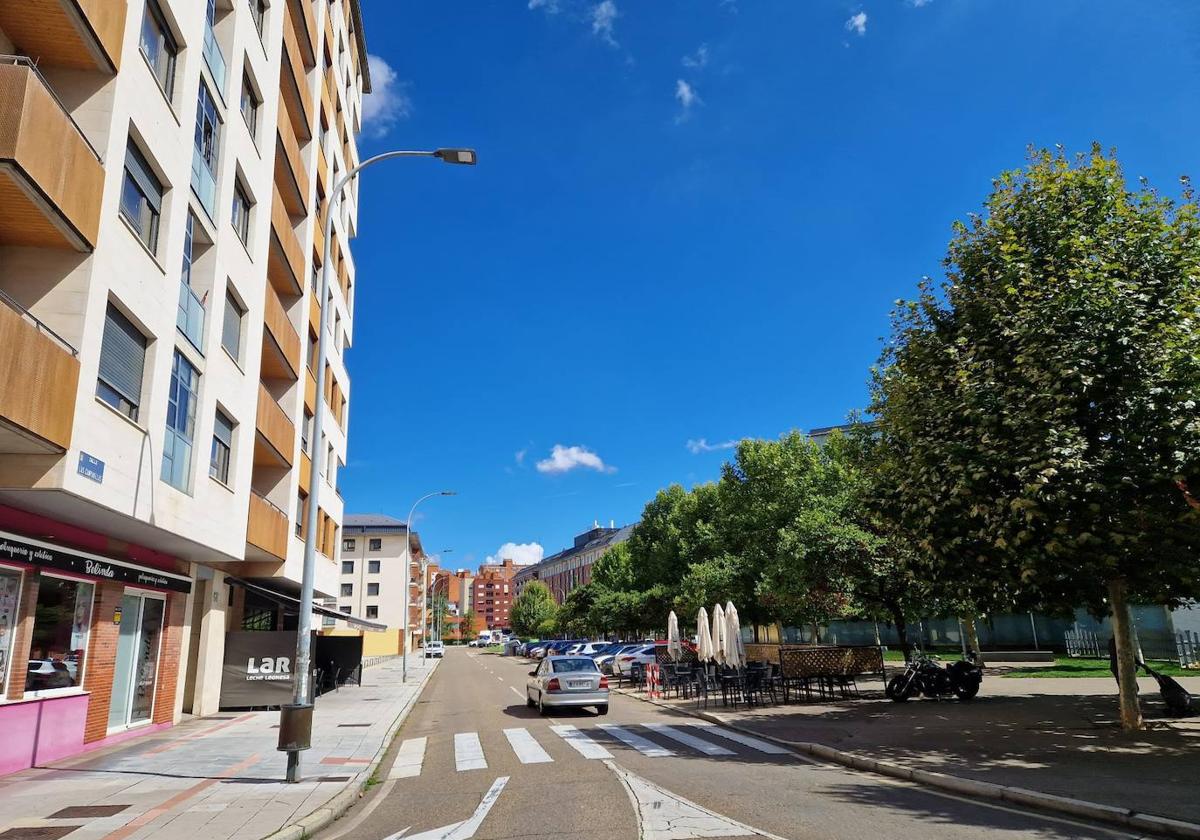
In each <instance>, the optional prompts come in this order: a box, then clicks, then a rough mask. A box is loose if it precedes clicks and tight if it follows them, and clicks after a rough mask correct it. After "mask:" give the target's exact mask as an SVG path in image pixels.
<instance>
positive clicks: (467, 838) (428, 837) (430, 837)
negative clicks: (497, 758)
mask: <svg viewBox="0 0 1200 840" xmlns="http://www.w3.org/2000/svg"><path fill="white" fill-rule="evenodd" d="M506 784H508V776H501V777H500V778H499V779H496V781H495V782H493V783H492V786H491V787H490V788H488V792H487V793H485V794H484V795H483V801H481V802H480V803H479V807H478V808H476V809H475V813H474V814H472V815H471V817H470V818H469V819H467V820H466V821H465V822H460V823H452V824H450V825H447V826H443V827H442V828H435V829H433V830H432V831H423V832H421V833H420V834H414V835H413V836H412V837H409V838H408V840H471V838H472V837H474V836H475V832H476V831H478V830H479V826H481V825H483V818H484V817H486V816H487V815H488V811H490V810H492V806H493V805H495V804H496V800H497V799H499V798H500V791H502V790H504V786H505V785H506ZM407 831H408V829H407V828H406V829H404V831H401V832H400V833H399V834H393V835H391V837H388V838H385V840H399V838H401V837H405V836H406V833H407Z"/></svg>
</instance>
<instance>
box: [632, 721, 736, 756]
mask: <svg viewBox="0 0 1200 840" xmlns="http://www.w3.org/2000/svg"><path fill="white" fill-rule="evenodd" d="M642 726H644V727H646V728H647V729H649V730H650V731H651V732H653V733H654V734H656V735H661V736H663V737H664V738H670V739H671V740H672V741H678V742H679V743H681V744H683V745H684V746H687V747H691V748H692V749H694V750H698V751H699V752H702V753H704V754H705V755H734V754H735V753H734V752H733V750H727V749H725V748H724V747H722V746H718V745H717V744H714V743H712V742H710V741H705V740H704V739H703V738H697V737H696V736H695V735H689V734H688V733H686V732H684V731H682V730H680V729H676V728H675V727H674V726H667V724H665V723H643V724H642Z"/></svg>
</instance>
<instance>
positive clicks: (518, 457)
mask: <svg viewBox="0 0 1200 840" xmlns="http://www.w3.org/2000/svg"><path fill="white" fill-rule="evenodd" d="M528 454H529V450H528V449H518V450H517V451H516V452H514V453H513V460H514V461H516V462H517V466H519V467H523V466H525V456H526V455H528Z"/></svg>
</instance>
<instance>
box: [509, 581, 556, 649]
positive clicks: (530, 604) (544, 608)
mask: <svg viewBox="0 0 1200 840" xmlns="http://www.w3.org/2000/svg"><path fill="white" fill-rule="evenodd" d="M557 612H558V607H557V605H556V604H555V603H554V596H553V595H551V594H550V590H549V589H547V588H546V584H544V583H542V582H541V581H536V580H535V581H533V582H532V583H530V584H529V585H528V586H526V587H525V589H524V591H522V592H521V594H520V595H518V596H517V597H516V599H515V600H514V601H513V605H512V612H511V613H509V618H510V621H511V623H512V629H513V632H515V633H516V634H517V635H518V636H540V635H543V634H544V635H553V633H554V617H555V615H556V613H557ZM547 628H548V632H547Z"/></svg>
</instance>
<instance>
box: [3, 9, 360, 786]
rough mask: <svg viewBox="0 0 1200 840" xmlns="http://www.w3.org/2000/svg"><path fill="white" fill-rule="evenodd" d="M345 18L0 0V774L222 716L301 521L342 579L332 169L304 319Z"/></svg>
mask: <svg viewBox="0 0 1200 840" xmlns="http://www.w3.org/2000/svg"><path fill="white" fill-rule="evenodd" d="M361 33H362V19H361V12H360V9H359V5H358V0H271V2H268V0H45V2H37V3H22V2H4V3H0V698H2V699H0V728H2V729H3V730H4V731H5V732H6V733H13V737H9V738H6V739H4V741H3V742H0V772H6V771H11V770H14V769H19V768H20V767H22V766H29V764H31V763H42V762H45V761H48V760H53V759H55V758H61V757H62V756H64V755H69V754H71V753H73V752H77V751H79V750H81V749H83V748H84V747H85V745H86V746H88V747H91V746H94V745H96V744H97V743H99V742H104V741H106V740H114V739H120V738H125V737H129V736H130V735H133V734H136V733H137V732H138V731H139V730H140V731H150V730H152V729H153V728H155V727H156V726H162V725H169V724H171V723H172V722H174V721H176V720H177V719H178V717H179V715H180V714H181V712H182V711H184V710H187V711H191V712H195V713H200V714H205V713H210V712H213V711H216V708H217V704H218V697H219V692H220V681H221V665H222V654H223V641H224V634H225V633H226V631H228V630H232V629H242V627H244V626H247V625H249V626H250V627H253V628H259V627H262V628H264V629H266V628H270V629H285V628H287V627H288V626H289V625H290V626H292V627H294V626H295V617H296V601H295V599H294V597H293V596H295V595H296V593H298V590H299V581H300V578H301V569H302V555H303V551H304V544H305V543H304V540H305V539H307V538H310V537H311V538H312V539H314V540H316V541H317V548H318V550H319V552H320V554H319V562H318V564H317V578H316V588H317V591H318V593H319V594H323V595H328V596H334V595H336V592H337V585H338V579H339V576H338V567H337V563H336V561H337V553H338V551H337V549H338V544H339V530H340V523H341V521H342V501H341V498H340V496H339V495H338V494H337V492H336V486H337V475H338V471H339V469H340V467H341V465H343V464H344V463H345V460H346V424H347V420H348V398H349V377H348V376H347V373H346V366H345V361H344V354H345V352H346V350H347V349H348V348H349V346H350V344H351V341H352V337H353V317H352V316H353V308H354V282H355V269H354V263H353V259H352V257H351V254H350V250H349V242H350V240H351V238H353V236H354V234H355V230H356V227H357V209H356V208H357V193H356V192H355V191H354V190H353V189H352V190H349V191H348V192H347V194H346V195H345V197H344V200H343V201H342V202H341V203H340V205H339V207H338V211H337V217H336V219H335V222H334V231H335V233H334V238H333V254H334V256H333V260H332V262H333V265H332V268H333V270H334V277H335V281H334V282H333V283H332V284H331V289H330V296H329V298H328V300H327V301H326V310H327V313H328V316H327V318H326V320H325V323H324V324H322V323H321V322H320V318H319V314H318V312H319V307H318V302H317V300H316V297H315V295H314V292H313V289H314V287H315V283H314V279H315V278H316V277H317V274H316V272H317V271H318V270H319V268H320V262H321V259H322V256H323V253H324V244H325V243H324V242H323V241H322V239H323V229H322V221H323V219H324V215H323V214H324V213H326V212H327V196H328V193H329V189H330V184H331V183H332V182H333V180H334V179H335V178H336V177H337V175H338V173H339V172H344V171H346V169H347V167H349V166H351V165H353V164H354V162H355V161H356V160H357V154H358V153H357V149H356V145H355V133H356V132H357V130H358V129H359V126H360V119H361V106H362V95H363V93H364V92H366V91H369V88H370V79H369V77H368V73H367V62H366V53H365V47H364V44H363V41H362V38H361ZM321 329H326V330H328V331H329V334H330V336H331V340H330V341H328V342H327V347H329V348H330V350H329V353H328V356H329V358H328V362H327V367H326V380H325V381H326V387H325V389H324V394H322V395H321V396H320V398H322V399H324V400H325V401H326V403H327V405H328V408H329V411H328V414H327V417H328V418H329V419H328V420H327V422H326V423H325V424H324V426H325V428H324V439H323V441H322V446H324V447H325V454H326V456H327V459H326V463H327V465H328V466H327V467H326V469H325V470H324V471H323V475H322V477H321V478H320V480H321V481H323V482H325V483H326V484H327V488H326V489H324V490H323V491H322V493H321V496H320V498H321V502H320V510H319V517H318V518H319V528H318V532H317V533H316V534H313V535H308V534H306V533H305V529H304V524H305V516H304V514H305V507H306V504H307V498H308V495H309V492H310V489H311V488H310V487H309V486H308V475H307V464H308V456H307V454H306V453H305V448H306V446H307V443H308V440H309V437H310V435H312V434H313V430H312V428H311V425H312V424H311V416H312V411H313V408H314V407H315V405H316V403H315V400H316V399H318V395H317V394H316V393H315V391H316V388H315V376H314V371H313V368H314V365H316V364H317V362H316V348H315V345H316V338H317V335H318V331H319V330H321ZM231 582H239V583H240V582H244V583H245V584H246V586H245V587H243V586H241V585H236V586H233V587H232V588H231V586H230V583H231Z"/></svg>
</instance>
